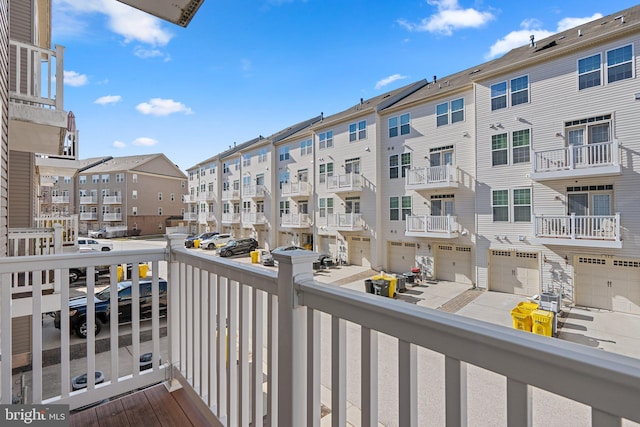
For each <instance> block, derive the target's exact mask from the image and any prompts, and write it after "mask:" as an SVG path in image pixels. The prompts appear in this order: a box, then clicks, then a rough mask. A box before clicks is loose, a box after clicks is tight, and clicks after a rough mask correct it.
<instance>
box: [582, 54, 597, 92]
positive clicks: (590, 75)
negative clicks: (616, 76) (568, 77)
mask: <svg viewBox="0 0 640 427" xmlns="http://www.w3.org/2000/svg"><path fill="white" fill-rule="evenodd" d="M600 58H601V55H600V54H597V55H593V56H589V57H588V58H582V59H580V60H578V89H579V90H582V89H587V88H590V87H594V86H600V63H601V59H600Z"/></svg>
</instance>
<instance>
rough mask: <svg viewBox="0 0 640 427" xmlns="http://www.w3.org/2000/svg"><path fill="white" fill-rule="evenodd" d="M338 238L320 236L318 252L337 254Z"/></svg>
mask: <svg viewBox="0 0 640 427" xmlns="http://www.w3.org/2000/svg"><path fill="white" fill-rule="evenodd" d="M337 249H338V248H337V247H336V238H335V237H333V236H318V252H320V253H322V254H331V255H333V256H336V254H337V253H338V250H337Z"/></svg>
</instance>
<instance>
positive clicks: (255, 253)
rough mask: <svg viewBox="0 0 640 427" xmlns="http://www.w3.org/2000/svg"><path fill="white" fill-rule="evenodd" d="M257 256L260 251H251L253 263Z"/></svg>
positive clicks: (256, 260)
mask: <svg viewBox="0 0 640 427" xmlns="http://www.w3.org/2000/svg"><path fill="white" fill-rule="evenodd" d="M259 256H260V251H251V262H252V263H253V264H257V263H258V257H259Z"/></svg>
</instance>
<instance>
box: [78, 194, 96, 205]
mask: <svg viewBox="0 0 640 427" xmlns="http://www.w3.org/2000/svg"><path fill="white" fill-rule="evenodd" d="M97 203H98V197H97V196H80V204H81V205H95V204H97Z"/></svg>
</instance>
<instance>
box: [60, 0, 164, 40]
mask: <svg viewBox="0 0 640 427" xmlns="http://www.w3.org/2000/svg"><path fill="white" fill-rule="evenodd" d="M53 5H54V8H55V12H54V13H55V14H56V16H62V17H64V18H65V19H64V20H63V21H62V24H61V25H62V27H60V28H56V31H59V32H61V33H74V30H73V28H70V27H72V26H73V25H74V23H77V24H78V25H79V26H80V27H81V28H83V29H84V30H85V31H86V30H87V28H88V26H87V24H86V18H87V15H92V14H102V15H105V16H106V17H107V26H108V27H109V29H110V30H111V31H113V32H114V33H116V34H119V35H121V36H122V37H124V40H125V42H126V43H129V42H131V41H138V42H142V43H145V44H149V45H152V46H165V45H166V44H167V43H169V41H170V40H171V38H172V37H173V34H172V33H171V32H170V31H168V30H166V29H165V28H164V27H163V26H162V21H161V20H160V19H158V18H155V17H153V16H151V15H149V14H148V13H145V12H142V11H140V10H138V9H134V8H133V7H131V6H127V5H125V4H123V3H120V2H117V1H113V0H54V2H53ZM76 32H77V30H76Z"/></svg>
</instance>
